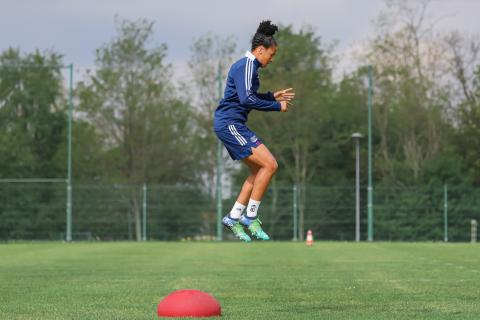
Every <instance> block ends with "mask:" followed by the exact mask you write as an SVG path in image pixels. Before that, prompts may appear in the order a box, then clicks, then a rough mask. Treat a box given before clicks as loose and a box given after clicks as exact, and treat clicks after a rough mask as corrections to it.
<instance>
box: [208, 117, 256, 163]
mask: <svg viewBox="0 0 480 320" xmlns="http://www.w3.org/2000/svg"><path fill="white" fill-rule="evenodd" d="M215 133H216V134H217V137H218V139H220V140H221V141H222V142H223V144H224V145H225V148H227V151H228V153H229V154H230V157H231V158H232V159H233V160H241V159H244V158H246V157H248V156H250V155H251V154H252V148H256V147H258V146H259V145H261V144H262V141H261V140H260V139H259V138H258V137H257V135H256V134H255V132H253V131H251V130H250V129H248V128H247V126H245V125H243V124H239V123H231V124H229V125H227V126H225V127H222V128H215Z"/></svg>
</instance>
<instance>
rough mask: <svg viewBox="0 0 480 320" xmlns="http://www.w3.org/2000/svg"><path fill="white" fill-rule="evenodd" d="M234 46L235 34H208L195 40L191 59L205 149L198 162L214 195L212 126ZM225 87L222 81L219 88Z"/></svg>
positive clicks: (199, 130)
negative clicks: (233, 35) (224, 35)
mask: <svg viewBox="0 0 480 320" xmlns="http://www.w3.org/2000/svg"><path fill="white" fill-rule="evenodd" d="M235 48H236V44H235V39H234V38H233V37H232V36H226V37H220V36H214V35H212V34H205V35H203V36H202V37H200V38H198V39H196V40H195V41H194V42H193V44H192V47H191V52H192V55H191V57H190V60H189V62H188V66H189V68H190V70H191V76H192V82H191V85H192V91H193V92H195V94H194V101H195V102H194V103H193V105H194V106H195V109H194V114H195V117H196V120H197V121H196V123H197V125H198V127H197V128H196V132H197V137H198V139H197V142H198V143H199V145H200V146H201V149H202V150H203V155H202V157H200V158H199V161H198V163H197V165H198V167H199V168H201V171H202V172H203V175H204V179H203V180H204V182H205V184H206V190H208V191H209V194H210V196H211V197H212V198H213V195H214V194H215V188H216V174H217V173H216V168H217V166H216V161H217V156H216V153H217V137H216V135H215V134H214V132H213V129H212V126H213V124H212V121H213V115H214V112H215V109H216V108H217V106H218V103H219V99H220V97H219V94H218V92H219V88H218V86H219V84H218V83H219V76H220V79H221V82H222V84H223V82H224V79H225V78H226V74H227V72H228V68H229V67H230V65H231V63H232V61H233V60H234V56H233V55H234V53H235ZM219 72H220V74H219ZM223 89H224V87H223V85H221V88H220V90H223ZM222 94H223V91H222ZM222 151H223V148H222Z"/></svg>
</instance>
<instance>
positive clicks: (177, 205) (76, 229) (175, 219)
mask: <svg viewBox="0 0 480 320" xmlns="http://www.w3.org/2000/svg"><path fill="white" fill-rule="evenodd" d="M296 190H297V193H298V194H297V195H296V196H295V195H294V188H293V186H281V187H275V188H270V189H269V190H268V192H267V194H266V195H265V198H264V199H263V201H262V205H261V207H260V211H259V213H260V215H261V218H262V221H263V225H264V228H265V230H266V231H267V232H268V233H269V234H270V235H271V236H272V238H273V239H275V240H292V239H302V235H304V234H305V233H306V230H308V229H310V230H312V231H313V234H314V236H315V238H316V239H319V240H340V241H353V240H354V239H355V189H354V187H349V186H329V187H326V186H308V187H307V188H305V189H304V190H303V189H301V188H297V189H296ZM237 192H238V188H233V190H232V192H231V194H232V195H233V196H232V198H229V199H224V200H223V209H224V210H223V214H226V213H227V212H228V211H230V209H231V206H232V205H233V203H234V201H235V196H236V194H237ZM361 194H362V201H361V208H360V209H361V211H360V212H361V221H360V224H361V240H365V239H366V238H367V218H366V217H367V211H366V188H364V187H363V188H361ZM65 199H66V186H65V184H64V183H2V184H0V239H1V240H2V241H9V240H63V239H65V230H66V203H65ZM373 214H374V216H373V218H374V219H373V226H374V239H375V240H386V241H444V240H445V237H447V238H448V241H470V239H471V236H472V235H471V232H472V230H471V221H472V220H477V221H478V220H480V189H477V188H465V187H454V186H449V187H448V192H447V193H445V189H444V186H423V187H409V188H405V187H404V188H392V187H380V186H379V187H376V188H375V190H374V210H373ZM302 217H303V218H302ZM302 220H303V222H302ZM216 223H217V215H216V202H215V198H214V196H211V195H210V194H208V193H207V192H205V191H204V190H202V189H201V188H195V187H185V186H182V187H180V186H160V185H148V186H146V188H145V189H144V188H143V186H126V185H81V184H80V185H74V186H73V223H72V237H73V240H76V241H79V240H92V241H94V240H107V241H112V240H142V239H147V240H182V239H184V240H215V239H217V234H216V230H217V228H216ZM445 227H447V228H445ZM223 238H224V239H231V236H230V233H229V232H228V231H226V230H224V231H223Z"/></svg>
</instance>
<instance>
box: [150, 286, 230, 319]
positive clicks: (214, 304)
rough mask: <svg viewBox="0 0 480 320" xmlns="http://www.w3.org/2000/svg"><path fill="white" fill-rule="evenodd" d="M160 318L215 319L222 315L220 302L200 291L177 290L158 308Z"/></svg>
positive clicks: (161, 302)
mask: <svg viewBox="0 0 480 320" xmlns="http://www.w3.org/2000/svg"><path fill="white" fill-rule="evenodd" d="M157 313H158V316H159V317H214V316H220V315H221V314H222V309H221V306H220V304H219V303H218V301H217V300H216V299H215V298H214V297H212V296H211V295H210V294H208V293H206V292H202V291H199V290H177V291H174V292H172V293H170V294H169V295H168V296H166V297H165V298H164V299H163V300H162V301H160V303H159V304H158V307H157Z"/></svg>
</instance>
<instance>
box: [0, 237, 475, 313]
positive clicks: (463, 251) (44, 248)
mask: <svg viewBox="0 0 480 320" xmlns="http://www.w3.org/2000/svg"><path fill="white" fill-rule="evenodd" d="M0 283H1V285H0V319H155V318H157V317H156V306H157V303H158V302H159V301H160V300H161V299H162V298H163V297H164V296H166V295H167V294H168V293H170V292H172V291H173V290H176V289H184V288H194V289H199V290H204V291H207V292H210V293H212V294H213V295H214V296H215V297H216V298H217V299H218V300H219V301H220V303H221V304H222V311H223V317H222V318H223V319H275V320H278V319H413V318H415V319H478V318H479V317H480V253H479V246H478V245H471V244H442V243H438V244H437V243H362V244H355V243H330V242H316V243H315V245H314V247H312V248H308V247H306V246H305V245H304V244H303V243H287V242H285V243H282V242H271V243H252V244H243V243H237V242H230V243H229V242H225V243H188V242H185V243H178V242H177V243H173V242H172V243H162V242H148V243H73V244H64V243H18V244H5V245H0Z"/></svg>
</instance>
